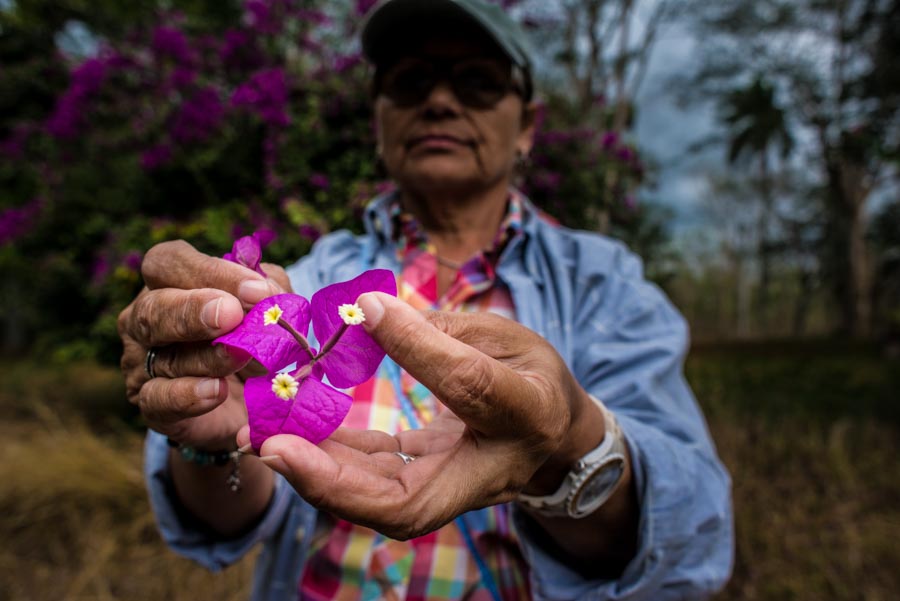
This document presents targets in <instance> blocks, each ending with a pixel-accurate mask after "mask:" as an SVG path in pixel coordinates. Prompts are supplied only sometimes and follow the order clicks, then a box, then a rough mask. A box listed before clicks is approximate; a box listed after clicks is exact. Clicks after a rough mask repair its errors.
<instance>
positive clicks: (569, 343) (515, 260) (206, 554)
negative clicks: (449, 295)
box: [145, 196, 734, 601]
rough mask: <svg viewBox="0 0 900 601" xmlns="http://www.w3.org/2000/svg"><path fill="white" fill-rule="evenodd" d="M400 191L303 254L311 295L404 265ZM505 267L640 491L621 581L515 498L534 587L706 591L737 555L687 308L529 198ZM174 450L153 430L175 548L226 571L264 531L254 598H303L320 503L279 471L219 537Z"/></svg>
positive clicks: (633, 262) (552, 594)
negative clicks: (257, 502) (594, 405)
mask: <svg viewBox="0 0 900 601" xmlns="http://www.w3.org/2000/svg"><path fill="white" fill-rule="evenodd" d="M390 201H391V197H390V196H383V197H379V198H377V199H375V200H374V201H373V202H372V204H371V205H370V206H369V208H368V210H367V212H366V217H365V226H366V233H365V234H363V235H362V236H354V235H352V234H350V233H349V232H346V231H341V232H335V233H333V234H331V235H328V236H325V237H324V238H322V239H321V240H319V241H318V242H317V243H316V245H315V246H314V247H313V250H312V252H311V253H310V254H309V255H308V256H306V257H304V258H303V259H302V260H300V261H299V262H298V263H296V264H294V265H292V266H291V267H290V268H289V269H288V275H289V276H290V278H291V283H292V285H293V288H294V291H295V292H297V293H298V294H302V295H304V296H307V297H309V296H310V295H311V294H312V293H313V292H314V291H316V290H318V289H319V288H321V287H322V286H325V285H327V284H330V283H333V282H337V281H343V280H348V279H350V278H352V277H355V276H356V275H358V274H359V272H360V271H362V270H364V269H368V268H372V267H376V268H385V269H391V270H394V271H395V272H396V271H397V270H398V269H399V264H398V262H397V256H396V252H395V248H394V245H393V242H392V236H391V226H392V223H391V219H390V217H389V214H388V206H389V204H390ZM497 275H498V277H499V278H500V280H501V281H502V282H503V283H504V284H505V285H507V286H508V287H509V289H510V291H511V293H512V298H513V301H514V304H515V310H516V315H517V318H518V320H519V321H520V322H521V323H522V324H524V325H526V326H527V327H529V328H531V329H532V330H534V331H536V332H538V333H539V334H541V335H542V336H543V337H544V338H546V339H547V340H548V341H550V343H551V344H552V345H553V346H554V347H555V348H556V350H557V351H558V352H559V353H560V354H561V355H562V357H563V359H565V361H566V363H567V364H568V366H569V368H570V369H571V370H572V372H573V373H574V374H575V377H576V378H577V379H578V381H579V382H580V383H581V385H582V386H583V387H584V388H585V389H586V390H587V391H588V392H590V393H592V394H593V395H594V396H596V397H597V398H599V399H601V400H602V401H603V402H604V403H605V404H606V406H607V407H608V408H609V409H610V410H611V411H612V412H613V413H615V415H616V417H617V419H618V421H619V423H620V425H621V427H622V431H623V432H624V434H625V437H626V440H627V443H628V446H629V449H630V451H631V458H632V461H633V471H634V477H635V482H636V486H637V491H638V498H639V503H640V523H639V534H638V537H639V538H638V551H637V554H636V556H635V557H634V559H633V560H632V561H631V563H630V564H629V565H628V566H627V567H626V569H625V571H624V573H623V574H622V576H621V577H620V578H619V579H618V580H613V581H609V580H586V579H584V578H583V577H581V576H580V575H579V574H578V573H577V572H575V571H574V570H572V569H570V568H569V567H567V566H566V565H565V564H564V563H561V562H560V560H559V558H556V557H553V556H552V555H551V554H550V552H549V551H548V550H546V549H543V548H542V547H541V546H540V545H539V543H538V542H537V541H539V540H540V538H539V537H537V536H535V535H534V531H533V528H534V525H533V524H532V523H531V522H530V520H529V518H528V517H527V516H526V515H525V514H524V512H521V511H519V510H517V508H514V516H515V522H516V527H517V531H518V533H519V537H520V540H521V545H522V551H523V553H524V555H525V557H526V559H527V561H528V563H529V566H530V568H531V572H530V574H531V579H532V591H533V594H534V597H535V598H536V599H590V600H598V601H599V600H624V599H628V600H630V601H638V600H641V601H643V600H647V601H650V600H652V601H665V600H669V599H702V598H704V597H707V596H709V595H710V594H712V593H713V592H715V591H716V590H718V589H719V588H721V587H722V586H723V584H724V583H725V581H726V580H727V578H728V576H729V574H730V572H731V567H732V561H733V554H734V548H733V547H734V541H733V536H734V532H733V520H732V507H731V494H730V479H729V476H728V473H727V471H726V470H725V468H724V467H723V465H722V463H721V462H720V461H719V459H718V457H717V456H716V451H715V448H714V447H713V444H712V441H711V439H710V436H709V432H708V431H707V428H706V424H705V421H704V419H703V416H702V414H701V413H700V410H699V408H698V406H697V403H696V401H695V399H694V397H693V394H692V393H691V390H690V388H689V387H688V385H687V383H686V381H685V379H684V377H683V374H682V364H683V361H684V356H685V353H686V350H687V344H688V333H687V327H686V324H685V321H684V319H683V318H682V317H681V315H680V314H679V313H678V312H677V311H676V310H675V309H674V308H673V307H672V305H671V304H670V303H669V301H668V300H667V299H666V298H665V296H664V295H663V294H662V292H661V291H660V290H659V289H658V288H657V287H656V286H654V285H653V284H650V283H648V282H647V281H645V280H644V278H643V274H642V267H641V263H640V260H639V259H638V258H637V257H635V256H634V255H633V254H632V253H630V252H629V251H628V250H626V249H625V248H624V247H623V246H622V245H621V244H620V243H617V242H615V241H613V240H610V239H608V238H605V237H603V236H599V235H597V234H593V233H587V232H580V231H574V230H569V229H566V228H561V227H555V226H552V225H550V224H548V223H546V222H545V221H543V220H541V219H539V218H538V216H537V212H536V210H535V209H534V207H533V206H531V205H530V204H529V203H527V201H526V204H525V211H524V215H523V235H522V236H517V237H516V238H514V239H513V240H512V241H510V243H509V244H508V245H507V247H506V248H505V249H504V251H503V254H502V256H501V257H500V261H499V263H498V266H497ZM167 457H168V448H167V446H166V442H165V438H164V437H163V436H161V435H159V434H156V433H154V432H150V433H149V435H148V437H147V443H146V454H145V472H146V476H147V482H148V488H149V492H150V500H151V504H152V506H153V509H154V511H155V513H156V517H157V521H158V523H159V528H160V531H161V532H162V536H163V538H164V539H165V540H166V542H167V543H168V544H169V545H170V546H171V547H172V549H174V550H175V551H176V552H178V553H180V554H182V555H184V556H186V557H189V558H191V559H194V560H196V561H198V562H199V563H201V564H203V565H204V566H207V567H208V568H210V569H212V570H218V569H221V568H224V567H225V566H227V565H230V564H232V563H234V562H235V561H237V560H239V559H240V558H241V557H242V556H243V555H244V554H245V553H247V552H248V551H249V550H250V549H251V548H253V547H254V546H255V545H256V544H258V543H262V545H263V549H262V553H261V555H260V557H259V560H258V564H257V571H256V575H255V579H254V586H253V596H252V599H253V600H254V601H282V600H288V599H296V598H297V583H298V581H299V577H300V573H301V570H302V568H303V563H304V560H305V558H306V554H307V551H308V546H309V542H310V540H311V539H312V538H313V534H314V532H315V530H316V527H317V525H318V526H319V527H323V526H322V525H321V524H318V523H317V512H316V510H315V509H314V508H313V507H312V506H310V505H309V504H308V503H306V502H305V501H304V500H303V499H301V498H300V497H299V496H298V495H297V494H296V492H295V491H294V490H293V489H292V488H291V487H290V486H289V485H287V483H286V482H285V481H284V480H283V479H281V478H280V477H279V478H278V481H277V483H276V489H275V494H274V497H273V499H272V501H271V503H270V505H269V508H268V510H267V512H266V514H265V516H264V517H263V518H262V521H261V522H260V523H259V525H258V526H257V527H256V528H255V529H254V530H253V531H252V532H249V533H248V534H246V535H245V536H243V537H242V538H240V539H235V540H221V539H216V538H212V537H211V536H210V535H209V534H208V533H206V532H204V531H202V530H199V529H198V528H197V527H196V525H195V524H192V523H190V520H184V519H183V513H182V512H181V511H180V509H179V508H178V506H177V501H175V497H174V495H173V492H172V486H171V480H170V479H169V475H168V466H167ZM470 515H473V514H470Z"/></svg>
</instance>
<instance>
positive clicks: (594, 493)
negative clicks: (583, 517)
mask: <svg viewBox="0 0 900 601" xmlns="http://www.w3.org/2000/svg"><path fill="white" fill-rule="evenodd" d="M624 469H625V461H624V459H621V458H620V459H618V460H616V461H610V462H609V463H607V464H606V465H604V466H603V467H601V468H600V469H598V470H597V471H596V472H594V473H593V474H592V475H591V476H590V478H588V480H587V482H585V483H584V485H583V486H582V487H581V490H579V491H578V493H577V494H576V495H575V498H573V499H572V508H573V509H574V510H575V512H576V513H583V512H584V513H589V512H591V511H593V510H594V509H596V508H597V507H599V506H600V505H601V504H602V503H603V502H604V501H606V499H607V498H608V497H609V495H611V494H612V492H613V490H615V487H616V484H617V483H618V482H619V479H620V478H621V477H622V472H623V471H624Z"/></svg>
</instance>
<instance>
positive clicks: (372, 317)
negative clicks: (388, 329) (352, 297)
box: [356, 292, 384, 329]
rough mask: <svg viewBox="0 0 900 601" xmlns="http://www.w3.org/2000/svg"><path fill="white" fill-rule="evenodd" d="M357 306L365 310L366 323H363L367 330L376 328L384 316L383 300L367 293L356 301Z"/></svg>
mask: <svg viewBox="0 0 900 601" xmlns="http://www.w3.org/2000/svg"><path fill="white" fill-rule="evenodd" d="M356 304H358V305H359V308H360V309H362V310H363V313H364V314H365V316H366V321H364V322H363V323H364V324H365V326H366V329H370V328H374V327H376V326H377V325H378V322H380V321H381V318H382V316H384V305H383V304H381V299H380V298H378V295H377V294H373V293H371V292H366V293H365V294H363V295H361V296H360V297H359V298H358V299H356Z"/></svg>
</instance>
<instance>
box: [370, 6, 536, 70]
mask: <svg viewBox="0 0 900 601" xmlns="http://www.w3.org/2000/svg"><path fill="white" fill-rule="evenodd" d="M460 21H463V22H467V23H470V24H472V25H475V26H476V27H478V28H479V29H482V30H483V31H484V32H485V33H486V34H487V35H488V36H489V37H490V38H491V39H492V40H493V41H494V42H496V43H497V45H498V46H499V47H500V49H501V50H503V52H504V53H505V54H506V55H507V56H508V57H509V59H510V60H511V61H512V63H513V64H514V65H516V66H518V67H520V68H521V69H522V70H523V71H525V73H526V74H527V75H528V76H529V77H530V76H531V58H530V57H531V50H530V47H529V43H528V38H527V37H526V35H525V32H524V31H523V30H522V28H521V27H520V26H519V24H518V23H516V22H515V21H514V20H513V19H512V17H510V16H509V15H508V14H507V13H506V11H504V10H503V9H502V8H500V7H499V6H497V5H496V4H491V3H489V2H485V1H484V0H382V2H379V3H378V5H377V6H375V8H373V9H372V10H371V11H370V12H369V15H368V17H367V18H366V21H365V23H364V24H363V29H362V50H363V55H365V57H366V58H367V59H369V60H370V61H371V62H373V63H375V64H378V62H379V60H380V59H382V58H384V57H385V56H386V55H387V53H388V52H389V49H396V48H397V46H398V44H399V43H402V40H404V39H405V38H407V37H409V34H410V33H411V32H416V31H417V27H421V25H422V23H435V24H452V23H458V22H460Z"/></svg>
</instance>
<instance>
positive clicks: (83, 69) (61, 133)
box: [46, 58, 108, 139]
mask: <svg viewBox="0 0 900 601" xmlns="http://www.w3.org/2000/svg"><path fill="white" fill-rule="evenodd" d="M107 72H108V69H107V64H106V62H105V61H104V60H102V59H99V58H92V59H89V60H86V61H85V62H84V63H82V64H81V66H79V67H78V68H77V69H75V70H74V71H72V78H71V80H70V82H69V88H68V89H67V90H66V91H65V92H64V93H63V94H62V96H60V97H59V98H58V99H57V102H56V107H55V108H54V110H53V113H52V114H51V115H50V118H49V119H48V120H47V123H46V127H47V131H48V132H50V135H52V136H53V137H55V138H60V139H69V138H74V137H75V136H76V135H78V132H79V130H80V128H81V126H82V125H83V123H84V113H85V111H86V110H87V102H88V100H89V99H90V97H91V96H92V95H93V94H94V93H95V92H97V90H99V89H100V87H101V86H102V85H103V82H104V81H105V80H106V76H107Z"/></svg>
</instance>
